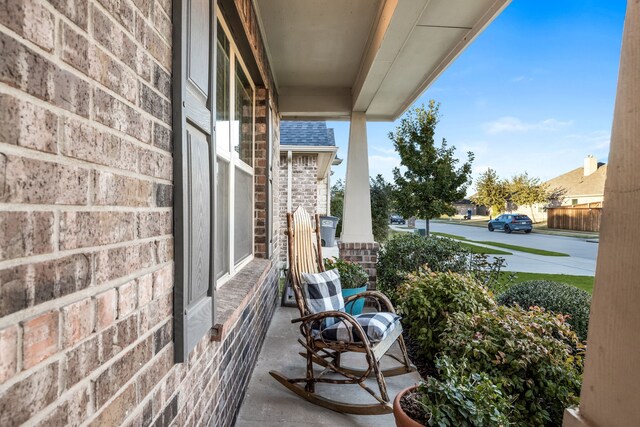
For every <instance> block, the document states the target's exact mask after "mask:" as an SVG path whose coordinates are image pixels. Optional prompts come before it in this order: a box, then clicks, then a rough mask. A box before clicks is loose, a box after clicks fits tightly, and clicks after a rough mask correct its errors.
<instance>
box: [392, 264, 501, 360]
mask: <svg viewBox="0 0 640 427" xmlns="http://www.w3.org/2000/svg"><path fill="white" fill-rule="evenodd" d="M398 297H399V305H398V309H399V311H400V313H401V314H402V318H403V319H402V324H403V325H404V327H405V328H406V330H407V332H408V333H409V335H410V336H411V338H412V339H414V340H415V342H416V344H417V346H418V355H419V356H420V357H427V358H430V357H433V356H434V355H435V354H436V353H437V352H438V350H439V349H440V334H441V333H442V331H444V328H445V326H446V323H447V318H448V317H449V316H450V315H451V314H453V313H458V312H463V313H477V312H478V311H480V310H484V309H488V308H491V307H494V306H495V302H494V301H493V298H492V297H491V295H490V293H489V291H488V290H487V289H486V288H485V287H484V286H482V285H481V284H479V283H478V282H477V281H475V280H474V279H473V278H472V277H471V276H469V275H468V274H464V275H463V274H458V273H452V272H447V273H437V272H431V271H428V270H427V271H422V272H420V273H417V274H415V275H409V276H407V278H406V279H405V282H404V283H403V284H402V285H401V286H400V287H399V288H398Z"/></svg>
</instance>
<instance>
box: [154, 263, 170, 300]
mask: <svg viewBox="0 0 640 427" xmlns="http://www.w3.org/2000/svg"><path fill="white" fill-rule="evenodd" d="M172 288H173V265H172V264H169V265H166V266H164V267H162V268H161V269H160V270H156V271H154V272H153V298H154V299H158V298H160V297H161V296H162V295H165V294H166V293H167V292H169V291H170V290H171V289H172Z"/></svg>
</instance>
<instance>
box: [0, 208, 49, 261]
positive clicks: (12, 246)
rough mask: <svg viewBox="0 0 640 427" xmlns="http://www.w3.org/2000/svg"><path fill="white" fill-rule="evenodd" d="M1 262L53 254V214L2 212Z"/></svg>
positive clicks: (0, 219) (0, 229) (0, 235)
mask: <svg viewBox="0 0 640 427" xmlns="http://www.w3.org/2000/svg"><path fill="white" fill-rule="evenodd" d="M0 242H2V245H1V246H0V261H2V260H5V259H13V258H20V257H24V256H31V255H41V254H46V253H50V252H53V212H0Z"/></svg>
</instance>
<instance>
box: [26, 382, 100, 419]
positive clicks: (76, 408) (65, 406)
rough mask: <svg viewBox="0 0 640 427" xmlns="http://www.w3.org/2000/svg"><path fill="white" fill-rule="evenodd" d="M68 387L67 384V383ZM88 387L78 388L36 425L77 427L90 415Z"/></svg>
mask: <svg viewBox="0 0 640 427" xmlns="http://www.w3.org/2000/svg"><path fill="white" fill-rule="evenodd" d="M67 386H68V383H67ZM90 393H91V392H90V390H89V387H88V386H87V387H80V388H79V389H78V390H76V391H74V392H73V393H71V395H69V396H68V397H66V398H65V399H64V400H62V401H61V402H59V403H58V404H57V405H56V406H55V408H54V409H53V410H52V411H51V412H50V413H49V414H47V415H46V416H45V417H44V419H42V420H41V421H40V422H39V423H38V424H39V425H43V426H78V425H80V424H82V421H84V420H85V419H86V418H87V414H90V413H91V394H90Z"/></svg>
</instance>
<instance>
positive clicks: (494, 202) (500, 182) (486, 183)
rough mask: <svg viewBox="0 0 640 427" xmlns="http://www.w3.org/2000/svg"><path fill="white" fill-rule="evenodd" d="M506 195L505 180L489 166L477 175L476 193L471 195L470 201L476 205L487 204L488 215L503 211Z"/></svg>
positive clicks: (507, 195)
mask: <svg viewBox="0 0 640 427" xmlns="http://www.w3.org/2000/svg"><path fill="white" fill-rule="evenodd" d="M508 197H509V189H508V185H507V182H506V181H505V180H504V179H500V177H498V174H497V173H496V171H494V170H493V169H491V168H489V169H487V171H486V172H484V173H482V174H480V176H479V177H478V180H477V182H476V194H474V195H473V196H472V197H471V201H472V202H473V203H475V204H477V205H484V206H488V207H489V210H490V215H497V214H499V213H500V212H503V211H504V207H505V204H506V202H507V198H508Z"/></svg>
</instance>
